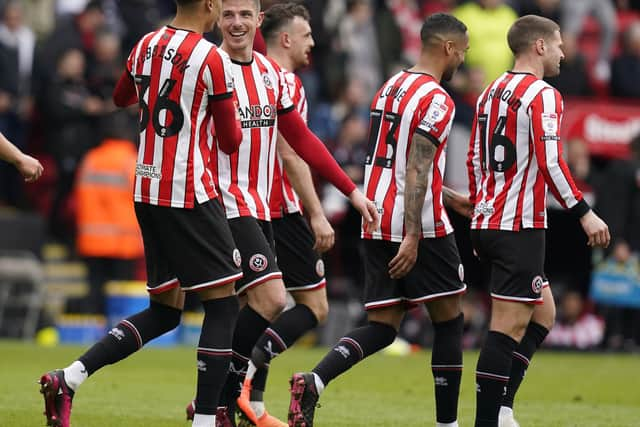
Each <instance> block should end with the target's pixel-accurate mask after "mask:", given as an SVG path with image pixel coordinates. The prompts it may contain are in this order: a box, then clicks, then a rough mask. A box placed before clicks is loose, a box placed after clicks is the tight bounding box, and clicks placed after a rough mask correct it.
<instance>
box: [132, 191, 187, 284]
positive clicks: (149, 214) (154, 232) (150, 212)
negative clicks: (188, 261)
mask: <svg viewBox="0 0 640 427" xmlns="http://www.w3.org/2000/svg"><path fill="white" fill-rule="evenodd" d="M134 208H135V213H136V218H137V220H138V225H139V226H140V231H141V234H142V242H143V245H144V258H145V266H146V270H147V291H149V292H150V293H151V294H154V293H162V292H165V291H168V290H171V289H173V288H177V287H178V286H179V282H178V277H177V276H176V273H175V271H173V269H172V268H171V260H170V259H169V257H168V256H167V254H166V253H165V252H164V247H163V245H162V237H161V234H162V232H163V230H162V227H160V226H158V224H157V222H156V218H155V215H154V212H155V211H156V210H157V209H158V208H157V206H151V205H149V204H144V203H135V205H134Z"/></svg>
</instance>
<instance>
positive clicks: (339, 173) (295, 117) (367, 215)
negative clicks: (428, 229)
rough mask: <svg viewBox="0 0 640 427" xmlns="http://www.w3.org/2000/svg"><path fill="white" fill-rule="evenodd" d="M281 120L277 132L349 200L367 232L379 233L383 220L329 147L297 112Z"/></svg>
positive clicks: (280, 117) (281, 116)
mask: <svg viewBox="0 0 640 427" xmlns="http://www.w3.org/2000/svg"><path fill="white" fill-rule="evenodd" d="M278 120H279V121H278V130H279V131H280V133H281V134H282V136H283V137H284V138H285V139H286V140H287V141H288V142H289V144H290V145H291V147H292V148H293V149H294V150H295V152H296V153H297V154H298V155H299V156H300V157H302V159H303V160H304V161H305V162H307V164H308V165H309V166H310V167H311V168H312V169H313V170H314V171H316V172H318V173H319V174H320V176H322V177H323V178H324V179H326V180H327V181H329V182H330V183H332V184H333V185H335V186H336V188H337V189H338V190H340V191H341V192H342V194H344V195H345V196H348V197H349V200H350V201H351V204H352V205H353V207H354V208H355V209H356V210H357V211H358V212H360V215H362V217H363V218H364V220H365V223H366V224H365V228H366V230H368V231H369V232H371V231H375V230H377V229H378V227H379V226H380V216H379V215H378V211H377V209H376V207H375V205H374V204H373V202H372V201H371V200H369V199H367V198H366V197H365V196H364V195H363V194H362V193H361V192H360V190H358V189H357V188H356V185H355V184H354V183H353V182H352V181H351V179H349V177H348V176H347V174H346V173H344V171H343V170H342V169H340V166H338V163H337V162H336V160H335V159H334V158H333V156H332V155H331V154H330V153H329V150H327V147H325V146H324V144H323V143H322V141H320V140H319V139H318V137H317V136H315V135H314V134H313V132H311V131H310V130H309V128H308V127H307V125H306V124H305V123H304V121H303V120H302V117H300V114H299V113H298V112H297V111H290V112H287V113H284V114H282V115H280V116H279V118H278Z"/></svg>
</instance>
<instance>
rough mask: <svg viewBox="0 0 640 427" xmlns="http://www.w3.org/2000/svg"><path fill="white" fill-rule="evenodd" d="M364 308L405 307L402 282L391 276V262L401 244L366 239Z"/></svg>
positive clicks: (363, 242)
mask: <svg viewBox="0 0 640 427" xmlns="http://www.w3.org/2000/svg"><path fill="white" fill-rule="evenodd" d="M362 245H363V249H364V257H363V258H364V308H365V310H367V311H369V310H376V309H381V308H385V307H389V306H393V305H401V306H403V307H404V305H405V297H404V295H402V292H401V286H400V280H397V279H392V278H391V276H390V275H389V262H390V261H391V260H392V259H393V257H394V256H395V255H396V254H397V253H398V248H399V246H400V244H399V243H395V242H389V241H386V240H373V239H364V240H363V241H362Z"/></svg>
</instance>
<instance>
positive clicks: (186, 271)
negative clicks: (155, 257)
mask: <svg viewBox="0 0 640 427" xmlns="http://www.w3.org/2000/svg"><path fill="white" fill-rule="evenodd" d="M161 209H164V211H162V221H161V222H160V225H161V226H162V227H163V233H162V234H161V236H162V238H161V245H162V248H163V250H164V252H165V253H167V255H168V256H169V257H170V259H171V265H172V268H173V270H175V273H176V275H177V277H178V279H179V280H180V286H181V287H182V289H183V290H185V291H203V290H205V289H210V288H215V287H220V286H225V285H227V284H229V283H231V282H235V281H236V280H238V279H240V278H241V277H242V271H241V269H240V263H241V260H240V252H239V250H238V249H237V248H236V244H235V242H234V239H233V236H232V235H231V230H230V229H229V225H228V223H227V220H226V217H225V215H224V211H223V210H222V206H221V205H220V202H219V201H218V200H210V201H208V202H206V203H203V204H199V205H196V206H195V207H194V208H193V209H174V208H161Z"/></svg>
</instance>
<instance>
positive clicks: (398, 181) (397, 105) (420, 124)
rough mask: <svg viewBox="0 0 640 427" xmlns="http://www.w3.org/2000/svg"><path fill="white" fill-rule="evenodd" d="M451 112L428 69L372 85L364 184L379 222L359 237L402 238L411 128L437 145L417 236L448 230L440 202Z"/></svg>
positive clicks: (451, 105) (448, 101)
mask: <svg viewBox="0 0 640 427" xmlns="http://www.w3.org/2000/svg"><path fill="white" fill-rule="evenodd" d="M454 115H455V105H454V103H453V101H452V100H451V97H450V96H449V95H448V94H447V92H446V91H445V90H444V89H443V88H442V87H441V86H440V85H439V84H438V82H437V81H436V80H435V79H434V78H433V77H431V76H430V75H428V74H422V73H412V72H409V71H402V72H400V73H398V74H396V75H395V76H393V77H391V78H390V79H389V80H388V81H387V82H386V83H385V84H384V85H383V86H382V88H380V90H378V92H377V93H376V95H375V97H374V98H373V102H372V103H371V121H370V127H369V148H368V153H367V157H366V160H365V184H364V185H365V189H366V195H367V197H368V198H369V199H370V200H373V201H374V202H375V203H376V205H377V207H378V210H379V212H380V215H381V225H380V230H379V231H376V232H375V233H366V232H364V231H363V233H362V237H363V238H365V239H382V240H391V241H394V242H400V241H402V238H403V237H404V233H405V227H404V187H405V176H406V171H407V159H408V157H409V150H410V148H411V139H412V137H413V135H414V133H416V132H417V133H419V134H420V135H423V136H425V137H427V138H429V139H430V140H431V141H432V142H433V143H434V144H436V145H437V146H438V149H437V150H436V154H435V158H434V159H433V164H432V166H431V170H430V171H429V188H428V189H427V193H426V195H425V202H424V207H423V209H422V237H442V236H445V235H447V234H449V233H451V232H453V227H452V226H451V222H450V221H449V217H448V216H447V213H446V211H445V209H444V206H443V203H442V178H443V176H444V169H445V155H444V147H445V144H446V142H447V138H448V136H449V131H450V130H451V123H452V121H453V117H454Z"/></svg>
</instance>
